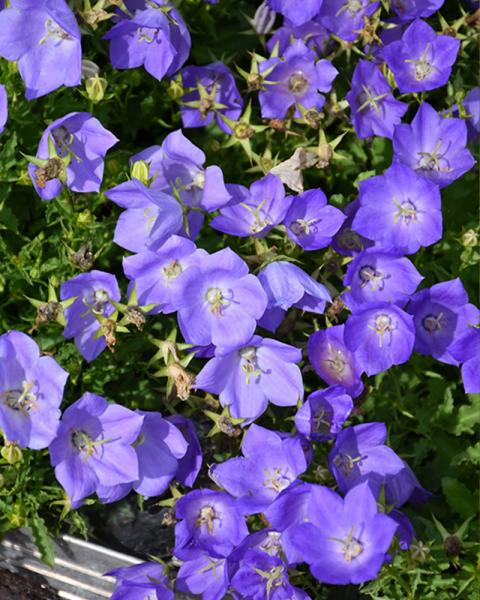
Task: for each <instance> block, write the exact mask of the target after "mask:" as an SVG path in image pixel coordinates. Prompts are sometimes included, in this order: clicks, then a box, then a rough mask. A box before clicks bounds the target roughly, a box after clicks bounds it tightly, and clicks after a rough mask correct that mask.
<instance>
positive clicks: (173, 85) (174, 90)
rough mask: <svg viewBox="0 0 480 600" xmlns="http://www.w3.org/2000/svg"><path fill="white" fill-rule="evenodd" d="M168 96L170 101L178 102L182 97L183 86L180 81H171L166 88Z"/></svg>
mask: <svg viewBox="0 0 480 600" xmlns="http://www.w3.org/2000/svg"><path fill="white" fill-rule="evenodd" d="M168 95H169V96H170V98H171V99H172V100H179V99H180V98H181V97H182V96H183V85H182V81H181V80H180V79H178V80H177V79H172V81H171V82H170V85H169V86H168Z"/></svg>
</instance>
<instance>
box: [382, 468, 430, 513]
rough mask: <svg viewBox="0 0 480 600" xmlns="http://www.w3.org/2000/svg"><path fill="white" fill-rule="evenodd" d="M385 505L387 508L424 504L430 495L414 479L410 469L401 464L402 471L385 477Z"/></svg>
mask: <svg viewBox="0 0 480 600" xmlns="http://www.w3.org/2000/svg"><path fill="white" fill-rule="evenodd" d="M384 490H385V503H386V504H387V506H397V507H399V506H403V505H404V504H405V502H413V503H414V504H419V503H421V502H425V501H426V500H428V498H430V497H431V495H432V494H430V492H428V491H427V490H426V489H424V488H423V487H422V486H421V485H420V483H419V482H418V479H417V478H416V477H415V474H414V473H413V471H412V469H411V468H410V467H409V466H408V465H407V463H406V462H404V463H403V469H402V470H401V471H399V472H398V473H396V474H395V475H391V476H389V477H387V479H386V481H385V483H384Z"/></svg>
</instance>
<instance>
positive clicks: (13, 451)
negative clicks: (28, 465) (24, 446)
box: [0, 442, 23, 465]
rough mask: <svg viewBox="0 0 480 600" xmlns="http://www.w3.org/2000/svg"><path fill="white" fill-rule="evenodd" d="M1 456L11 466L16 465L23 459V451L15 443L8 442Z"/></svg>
mask: <svg viewBox="0 0 480 600" xmlns="http://www.w3.org/2000/svg"><path fill="white" fill-rule="evenodd" d="M0 454H1V455H2V458H3V459H4V460H6V461H7V463H8V464H9V465H14V464H16V463H18V462H20V461H21V460H22V459H23V454H22V450H21V449H20V448H19V447H18V446H17V444H15V442H6V443H5V446H4V447H3V448H2V450H1V452H0Z"/></svg>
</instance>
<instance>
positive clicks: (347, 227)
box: [332, 199, 375, 256]
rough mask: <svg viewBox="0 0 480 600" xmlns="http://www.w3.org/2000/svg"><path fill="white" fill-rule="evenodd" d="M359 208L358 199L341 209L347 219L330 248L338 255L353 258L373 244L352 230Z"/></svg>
mask: <svg viewBox="0 0 480 600" xmlns="http://www.w3.org/2000/svg"><path fill="white" fill-rule="evenodd" d="M359 208H360V201H359V200H358V199H357V200H353V201H352V202H349V203H348V204H347V205H346V206H344V208H343V212H344V213H345V214H346V215H347V218H346V219H345V221H344V222H343V224H342V226H341V227H340V229H339V231H338V233H337V234H336V235H335V236H334V238H333V240H332V248H333V249H334V250H335V252H338V253H339V254H343V255H346V256H355V255H356V254H358V252H362V250H365V249H366V248H370V247H371V246H373V245H374V244H375V242H373V241H372V240H368V239H367V238H365V237H363V236H361V235H360V234H358V233H357V232H356V231H354V230H353V229H352V223H353V220H354V219H355V216H356V214H357V212H358V210H359Z"/></svg>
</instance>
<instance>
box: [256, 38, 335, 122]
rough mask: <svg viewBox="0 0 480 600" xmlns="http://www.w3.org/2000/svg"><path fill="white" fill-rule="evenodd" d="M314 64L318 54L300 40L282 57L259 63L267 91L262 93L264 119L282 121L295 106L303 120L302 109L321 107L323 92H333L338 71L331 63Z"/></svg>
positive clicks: (298, 115)
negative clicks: (333, 84)
mask: <svg viewBox="0 0 480 600" xmlns="http://www.w3.org/2000/svg"><path fill="white" fill-rule="evenodd" d="M315 61H316V56H315V53H314V52H313V51H312V50H310V49H309V48H307V46H306V45H305V44H304V43H303V42H302V41H301V40H296V41H294V42H293V44H292V45H291V46H290V47H289V48H287V50H286V51H285V54H284V55H283V58H278V57H275V58H271V59H269V60H266V61H263V62H261V63H260V71H261V72H262V73H263V74H264V89H263V91H261V92H260V94H259V101H260V107H261V111H262V117H264V118H266V119H283V118H285V116H286V114H287V112H288V109H289V108H290V107H291V106H294V107H295V116H296V117H297V118H300V117H301V116H302V114H301V111H300V107H302V108H304V109H312V108H315V109H317V110H319V109H320V108H322V106H323V105H324V103H325V98H324V96H322V94H321V93H320V92H329V91H330V89H331V88H332V82H333V80H334V79H335V77H336V76H337V73H338V71H337V69H335V67H334V66H333V65H332V64H331V63H330V62H329V61H328V60H324V59H322V60H318V61H316V62H315Z"/></svg>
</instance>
